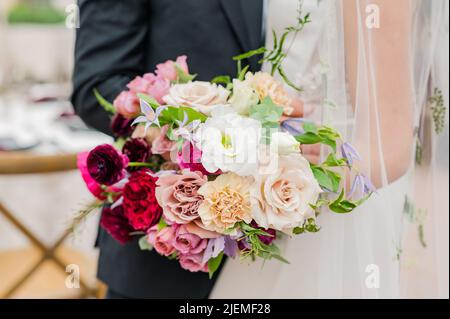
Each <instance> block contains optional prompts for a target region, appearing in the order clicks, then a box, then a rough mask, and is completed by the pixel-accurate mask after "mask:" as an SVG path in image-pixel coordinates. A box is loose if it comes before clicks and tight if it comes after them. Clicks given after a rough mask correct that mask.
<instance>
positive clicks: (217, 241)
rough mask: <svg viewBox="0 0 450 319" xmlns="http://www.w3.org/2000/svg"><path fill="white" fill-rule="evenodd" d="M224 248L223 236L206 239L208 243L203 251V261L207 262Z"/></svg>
mask: <svg viewBox="0 0 450 319" xmlns="http://www.w3.org/2000/svg"><path fill="white" fill-rule="evenodd" d="M224 249H225V237H224V236H221V237H217V238H211V239H210V240H209V241H208V245H207V246H206V248H205V252H204V253H203V260H202V262H203V263H207V262H208V260H210V259H211V258H215V257H217V256H219V254H220V253H221V252H222V251H223V250H224Z"/></svg>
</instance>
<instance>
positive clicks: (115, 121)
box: [111, 113, 133, 137]
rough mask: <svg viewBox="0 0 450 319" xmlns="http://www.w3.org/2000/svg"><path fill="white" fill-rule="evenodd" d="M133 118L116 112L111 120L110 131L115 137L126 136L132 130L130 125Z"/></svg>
mask: <svg viewBox="0 0 450 319" xmlns="http://www.w3.org/2000/svg"><path fill="white" fill-rule="evenodd" d="M131 123H133V119H127V118H126V117H124V116H123V115H122V114H119V113H117V114H116V115H114V117H113V118H112V121H111V131H112V133H113V134H114V136H115V137H128V136H130V135H131V133H132V132H133V127H132V126H131Z"/></svg>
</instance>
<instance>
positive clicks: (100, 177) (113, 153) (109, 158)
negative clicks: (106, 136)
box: [86, 144, 128, 186]
mask: <svg viewBox="0 0 450 319" xmlns="http://www.w3.org/2000/svg"><path fill="white" fill-rule="evenodd" d="M86 163H87V168H88V172H89V174H90V175H91V177H92V178H93V179H94V180H95V181H96V182H97V183H99V184H102V185H108V186H110V185H113V184H115V183H117V182H118V181H120V180H121V179H123V178H124V177H125V175H126V171H125V168H126V167H127V165H128V158H127V157H126V156H124V155H122V154H120V153H119V152H118V151H117V150H116V149H115V148H114V147H113V146H111V145H109V144H103V145H99V146H97V147H96V148H94V149H93V150H92V151H90V152H89V155H88V157H87V162H86Z"/></svg>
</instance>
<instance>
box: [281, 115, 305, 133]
mask: <svg viewBox="0 0 450 319" xmlns="http://www.w3.org/2000/svg"><path fill="white" fill-rule="evenodd" d="M304 122H305V119H303V118H299V117H298V118H290V119H287V120H285V121H283V122H282V123H281V128H282V129H283V131H285V132H287V133H289V134H291V135H294V136H296V135H300V134H303V133H305V131H304V130H303V128H302V124H303V123H304Z"/></svg>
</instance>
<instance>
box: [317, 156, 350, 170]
mask: <svg viewBox="0 0 450 319" xmlns="http://www.w3.org/2000/svg"><path fill="white" fill-rule="evenodd" d="M346 164H347V162H346V161H345V160H344V159H342V158H341V159H338V158H336V154H335V153H330V154H329V155H328V157H327V159H326V160H325V161H324V162H323V163H322V165H324V166H328V167H340V166H345V165H346Z"/></svg>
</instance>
